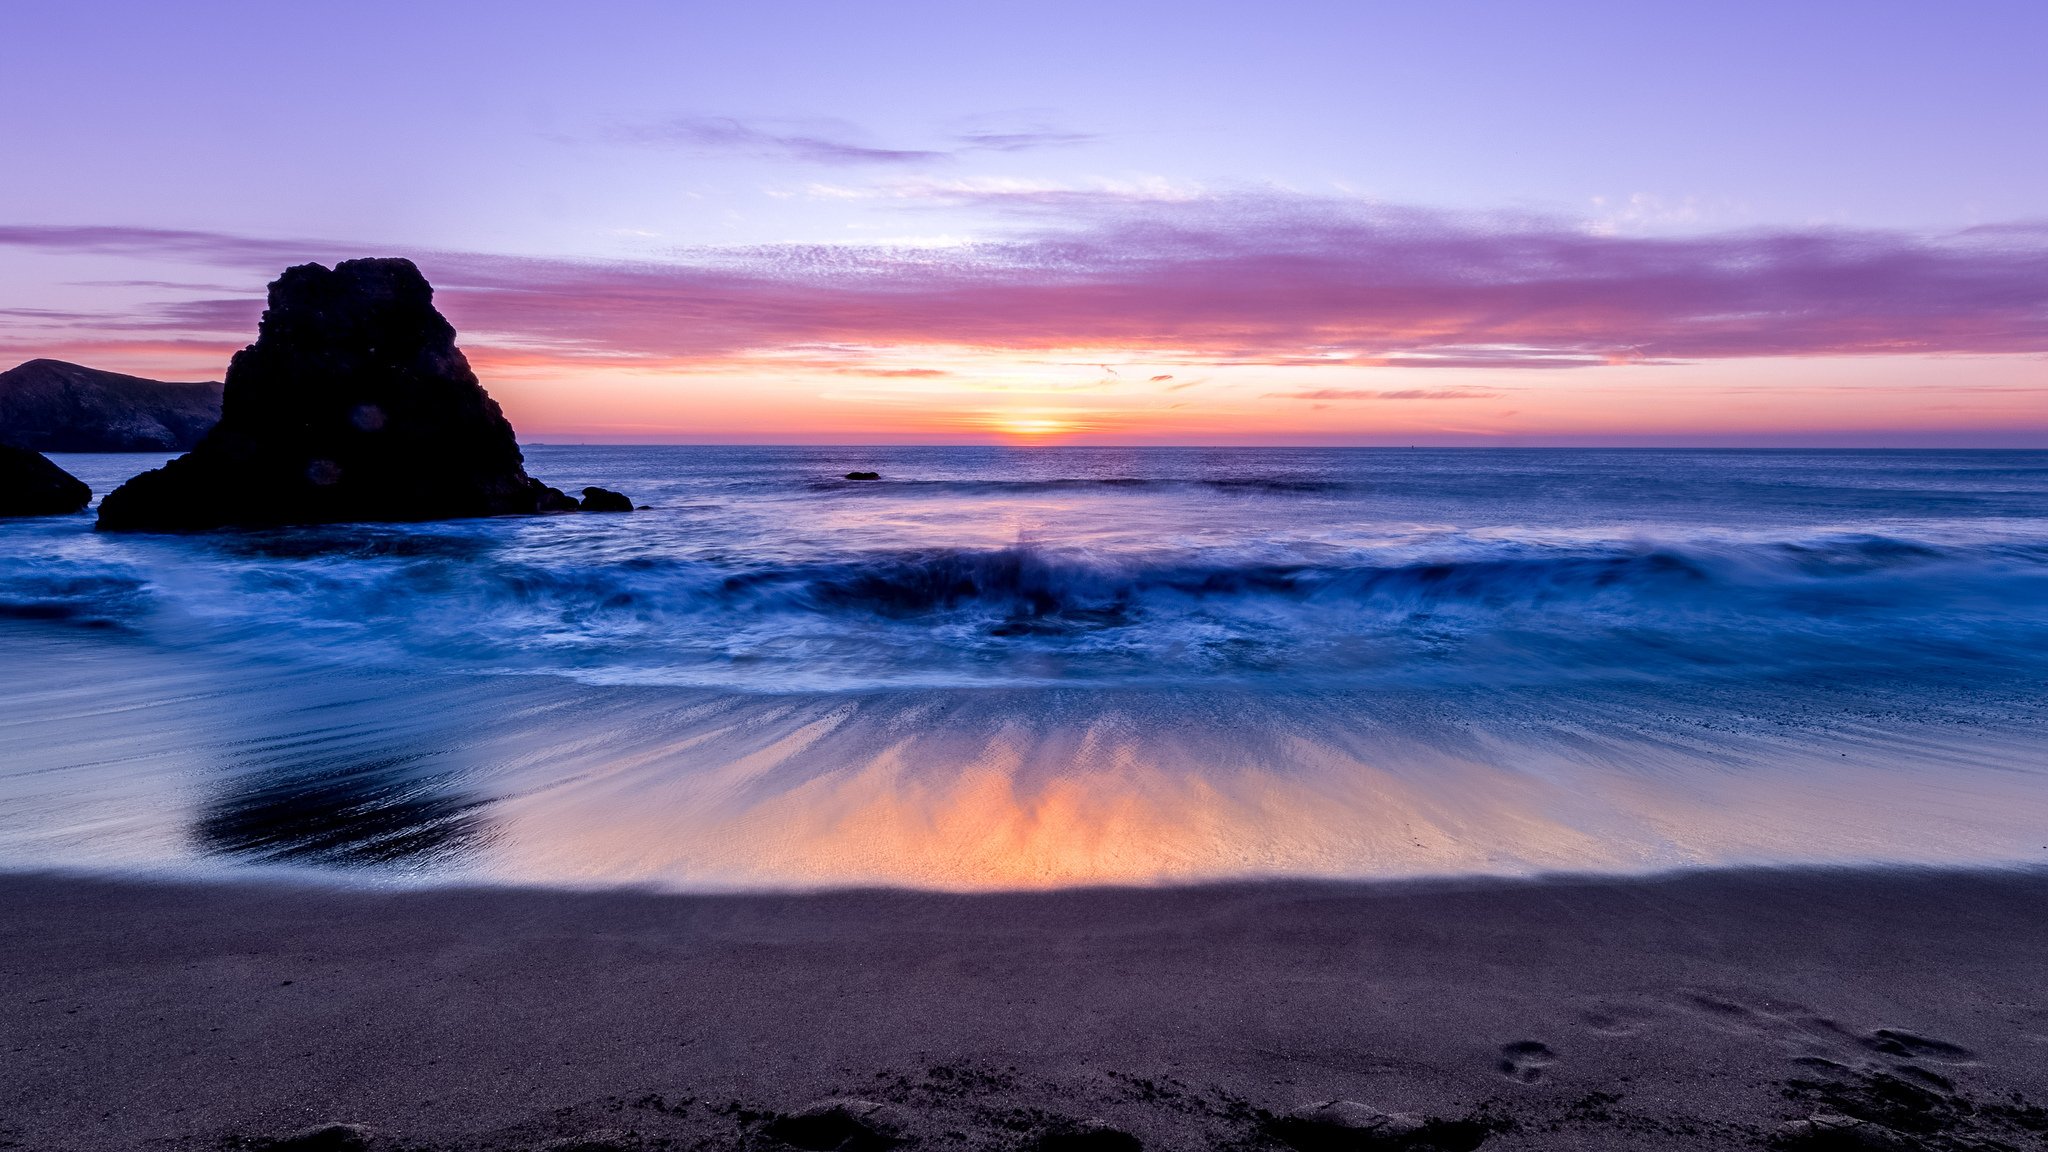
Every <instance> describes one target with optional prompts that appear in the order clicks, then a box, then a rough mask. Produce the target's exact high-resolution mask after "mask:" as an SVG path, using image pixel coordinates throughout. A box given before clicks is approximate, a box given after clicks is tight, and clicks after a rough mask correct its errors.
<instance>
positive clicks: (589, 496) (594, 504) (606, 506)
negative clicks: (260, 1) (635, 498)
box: [580, 488, 633, 512]
mask: <svg viewBox="0 0 2048 1152" xmlns="http://www.w3.org/2000/svg"><path fill="white" fill-rule="evenodd" d="M580 507H581V508H582V510H583V511H585V512H631V511H632V510H633V502H632V501H631V500H628V499H627V498H626V497H625V495H624V494H622V493H619V492H613V491H612V490H610V489H608V488H585V489H584V490H583V503H582V505H580Z"/></svg>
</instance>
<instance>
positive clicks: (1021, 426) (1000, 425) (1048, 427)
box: [994, 416, 1074, 440]
mask: <svg viewBox="0 0 2048 1152" xmlns="http://www.w3.org/2000/svg"><path fill="white" fill-rule="evenodd" d="M994 423H995V427H996V430H997V431H999V432H1002V433H1005V434H1007V435H1010V436H1022V437H1024V438H1026V439H1030V440H1036V439H1039V438H1040V437H1044V436H1056V435H1058V434H1060V433H1061V432H1071V431H1073V427H1074V426H1073V425H1072V424H1070V423H1068V422H1067V421H1065V420H1060V419H1057V418H1055V417H1051V416H1000V417H997V418H996V420H995V421H994Z"/></svg>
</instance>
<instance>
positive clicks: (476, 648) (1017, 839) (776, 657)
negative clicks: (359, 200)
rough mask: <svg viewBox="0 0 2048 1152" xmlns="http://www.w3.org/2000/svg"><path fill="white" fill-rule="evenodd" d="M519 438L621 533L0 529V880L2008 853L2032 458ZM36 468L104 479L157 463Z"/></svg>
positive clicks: (939, 877)
mask: <svg viewBox="0 0 2048 1152" xmlns="http://www.w3.org/2000/svg"><path fill="white" fill-rule="evenodd" d="M528 456H529V461H528V462H529V470H530V471H532V472H533V473H534V474H535V475H537V476H540V477H542V478H543V479H545V480H547V481H548V482H550V483H553V484H556V485H557V486H560V487H563V488H567V489H570V490H572V491H573V490H574V489H576V488H579V487H581V486H582V485H584V484H590V483H597V484H603V485H605V486H607V487H613V488H617V489H620V490H623V491H625V492H627V493H628V494H629V495H631V496H632V497H634V498H635V499H636V500H637V501H638V502H640V503H642V504H645V505H648V506H649V508H648V510H645V511H641V512H637V513H634V514H631V515H624V516H598V515H574V516H553V517H534V518H507V519H499V520H489V521H469V522H455V523H439V524H425V525H352V526H337V527H323V528H309V529H291V530H279V531H265V532H248V533H213V534H206V535H197V536H185V537H150V536H125V535H103V534H97V533H94V532H92V531H91V527H90V518H89V517H86V516H81V517H69V518H51V519H44V520H24V521H11V522H10V521H0V642H4V643H6V644H7V645H8V646H9V648H10V649H11V650H12V651H13V652H14V653H15V658H13V659H10V660H8V661H6V664H5V667H4V670H0V708H4V709H5V713H4V714H5V715H6V716H7V717H8V719H7V720H6V721H4V722H0V732H11V733H12V736H11V737H10V739H9V744H8V745H7V747H8V756H7V761H6V763H5V766H4V775H0V803H4V804H5V808H4V809H0V863H5V862H58V863H64V864H67V865H88V866H89V865H93V864H96V863H98V864H113V863H120V864H123V865H124V866H129V865H144V864H147V865H152V866H154V865H177V866H184V865H187V864H191V863H194V862H202V861H215V862H219V861H236V862H239V861H271V862H275V861H297V862H301V863H312V864H315V865H318V866H322V867H331V866H335V865H349V866H351V867H367V868H369V869H370V870H371V871H374V872H379V873H380V874H388V873H393V872H401V873H402V872H406V871H408V870H412V871H418V870H421V869H425V870H426V871H429V872H435V873H436V874H454V873H460V874H464V875H473V876H484V877H508V878H518V879H523V880H540V881H550V880H568V879H578V880H597V881H604V880H616V879H640V880H655V881H659V882H665V883H681V884H693V883H696V884H710V883H718V884H727V883H739V884H746V883H817V882H860V881H870V880H883V881H892V882H913V883H935V884H948V885H963V884H964V885H969V886H975V885H986V884H995V883H1046V882H1079V881H1090V880H1102V879H1149V878H1161V877H1191V876H1217V875H1239V874H1270V873H1313V874H1319V875H1324V874H1337V875H1382V874H1407V873H1413V872H1416V871H1467V870H1482V871H1497V870H1507V871H1518V870H1529V869H1532V868H1569V867H1596V868H1612V867H1621V868H1631V867H1661V866H1668V865H1671V864H1682V863H1692V862H1707V861H1732V860H1762V861H1774V860H1792V859H1856V860H1904V859H1912V860H1927V859H1935V860H1943V859H1956V860H1964V859H1968V860H1992V861H2000V862H2017V861H2027V860H2033V859H2036V858H2039V857H2041V856H2048V851H2042V850H2041V846H2040V845H2037V844H2035V843H2034V841H2036V840H2039V839H2042V837H2040V836H2039V835H2038V829H2039V828H2040V827H2042V826H2043V824H2042V823H2041V818H2042V817H2043V816H2044V815H2048V789H2044V788H2043V786H2042V783H2041V780H2040V778H2039V777H2038V776H2037V772H2038V770H2039V768H2040V766H2041V764H2042V759H2041V757H2040V756H2039V754H2038V752H2039V749H2040V748H2041V744H2040V742H2039V740H2038V733H2039V732H2040V730H2041V720H2042V718H2043V717H2042V711H2043V709H2042V704H2043V699H2044V695H2048V694H2044V687H2048V453H2031V452H1850V451H1844V452H1676V451H1648V450H1629V451H1594V450H1531V451H1507V450H1502V451H1494V450H1409V451H1393V450H1378V449H1375V450H1361V451H1337V450H1249V449H1244V450H1189V449H1145V450H1121V449H1048V448H1038V449H1002V448H968V449H962V448H885V449H846V448H816V449H812V448H743V447H719V448H706V447H652V448H626V447H605V448H571V447H540V446H537V447H534V448H532V449H530V450H529V453H528ZM58 459H59V462H60V463H62V464H63V465H65V466H66V467H67V468H70V469H71V470H72V471H73V472H74V473H76V474H77V475H79V476H80V477H81V478H83V479H86V480H87V482H88V483H91V484H92V485H93V487H94V489H95V490H96V491H98V492H100V493H102V494H103V493H104V492H105V491H107V490H108V489H110V488H111V487H112V486H113V485H114V484H116V483H118V482H119V481H120V480H121V479H124V478H125V477H126V476H127V475H130V474H133V473H134V472H135V471H139V470H140V469H141V468H142V467H146V466H150V465H153V464H154V463H155V461H153V460H140V459H138V458H135V457H82V456H81V457H60V458H58ZM855 470H873V471H877V472H879V473H880V474H881V476H882V479H880V480H878V481H850V480H845V479H843V478H842V477H843V476H844V474H845V473H847V472H849V471H855ZM30 654H34V655H33V659H31V658H30ZM153 725H161V726H162V727H161V728H158V727H152V726H153ZM272 745H275V747H272ZM252 748H254V749H257V751H254V752H251V751H249V750H250V749H252ZM478 749H488V750H489V751H488V752H487V753H486V752H479V751H477V750H478ZM110 765H123V766H124V767H111V766H110ZM252 765H254V767H252ZM280 766H281V767H280ZM599 781H602V783H598V782H599ZM236 782H240V783H239V784H238V783H236ZM259 782H260V783H261V786H260V787H257V784H258V783H259ZM201 784H203V785H204V787H199V792H206V791H207V789H208V788H212V789H214V791H215V792H219V791H221V790H223V789H224V790H225V791H226V792H227V793H229V794H233V795H236V796H242V799H243V800H247V799H248V798H247V797H246V796H244V795H243V793H244V792H245V791H246V790H247V787H257V792H258V793H259V794H260V795H261V796H265V797H268V799H264V800H262V801H261V802H260V803H258V802H250V803H242V802H239V801H238V802H237V803H236V804H231V805H229V806H228V807H227V808H225V809H224V808H222V807H221V806H220V805H218V804H214V805H213V806H212V807H207V806H206V804H203V803H201V802H200V801H199V800H197V799H195V798H194V797H195V796H196V795H198V794H199V793H195V792H192V791H190V788H191V787H196V786H199V785H201ZM245 786H246V787H245ZM131 788H132V789H134V790H135V791H133V792H132V793H131V792H130V791H128V789H131ZM207 794H208V795H212V794H213V793H207ZM173 796H176V797H181V798H179V799H172V798H171V797H173ZM124 797H126V798H125V799H124ZM209 803H210V802H209ZM1736 812H1740V813H1744V815H1743V816H1742V818H1741V819H1740V820H1731V818H1730V817H1731V813H1736ZM88 814H89V815H88ZM771 814H772V815H771ZM515 828H516V829H517V831H516V832H514V831H512V829H515ZM629 828H631V829H637V831H635V832H632V833H630V834H629V833H627V832H625V831H624V830H625V829H629ZM1404 828H1405V829H1407V831H1402V829H1404ZM1418 830H1423V831H1418ZM1930 838H1934V839H1930ZM878 845H880V846H882V847H878ZM451 870H452V871H451Z"/></svg>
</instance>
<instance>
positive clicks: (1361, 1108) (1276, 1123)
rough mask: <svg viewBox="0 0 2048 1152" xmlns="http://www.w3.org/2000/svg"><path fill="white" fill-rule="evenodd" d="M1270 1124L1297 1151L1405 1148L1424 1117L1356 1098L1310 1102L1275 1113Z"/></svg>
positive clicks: (1364, 1151) (1361, 1151)
mask: <svg viewBox="0 0 2048 1152" xmlns="http://www.w3.org/2000/svg"><path fill="white" fill-rule="evenodd" d="M1269 1127H1270V1130H1271V1132H1272V1134H1273V1135H1274V1136H1277V1137H1279V1139H1280V1141H1281V1142H1282V1143H1284V1144H1286V1145H1288V1146H1289V1147H1292V1148H1296V1149H1299V1150H1300V1152H1370V1150H1372V1149H1397V1148H1407V1147H1410V1146H1411V1145H1414V1144H1416V1143H1417V1142H1418V1140H1419V1138H1420V1137H1421V1136H1422V1135H1423V1133H1424V1130H1425V1124H1424V1123H1423V1121H1421V1120H1418V1119H1416V1118H1415V1117H1413V1116H1409V1115H1406V1114H1403V1113H1399V1112H1382V1111H1380V1110H1379V1109H1377V1108H1373V1107H1370V1106H1368V1105H1365V1104H1360V1103H1358V1102H1357V1101H1355V1100H1329V1101H1324V1102H1322V1103H1318V1104H1310V1105H1308V1106H1307V1107H1305V1108H1298V1109H1296V1110H1295V1111H1293V1112H1290V1113H1288V1114H1287V1115H1285V1116H1281V1117H1276V1118H1275V1119H1274V1120H1273V1121H1272V1123H1271V1124H1270V1126H1269ZM1429 1146H1430V1147H1434V1146H1435V1145H1434V1144H1433V1143H1432V1144H1430V1145H1429Z"/></svg>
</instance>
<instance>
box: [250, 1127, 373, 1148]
mask: <svg viewBox="0 0 2048 1152" xmlns="http://www.w3.org/2000/svg"><path fill="white" fill-rule="evenodd" d="M256 1146H257V1147H258V1148H261V1149H263V1152H364V1150H365V1149H367V1148H369V1146H370V1134H369V1133H368V1132H367V1131H365V1130H364V1129H362V1128H360V1127H358V1126H357V1125H354V1124H321V1125H318V1126H316V1127H312V1128H308V1129H306V1130H304V1131H302V1132H294V1133H292V1134H291V1135H290V1136H285V1137H282V1138H280V1139H276V1140H265V1141H261V1142H259V1143H257V1145H256Z"/></svg>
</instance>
